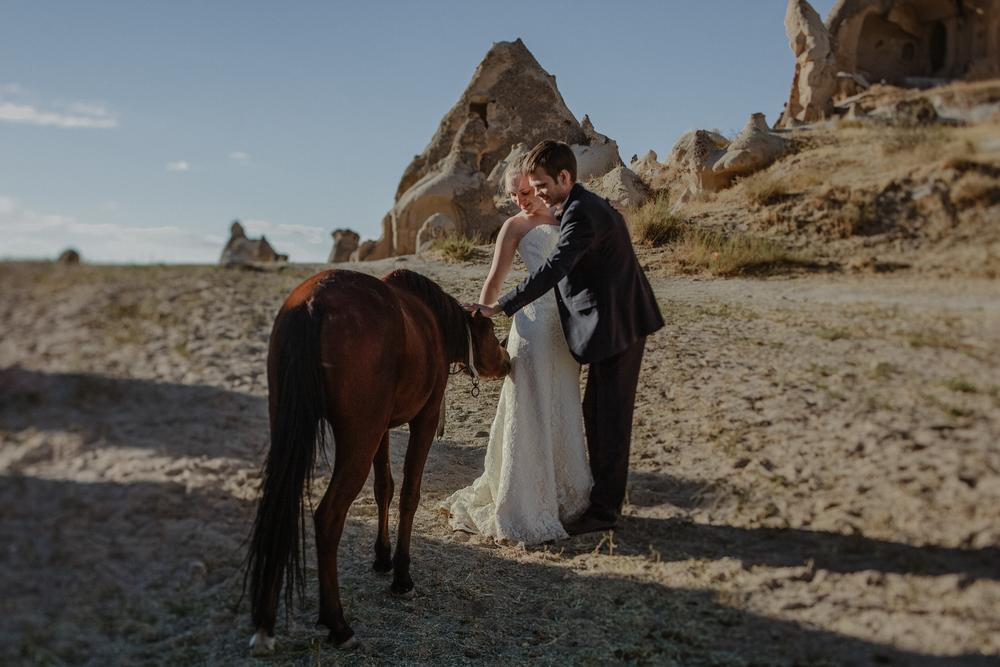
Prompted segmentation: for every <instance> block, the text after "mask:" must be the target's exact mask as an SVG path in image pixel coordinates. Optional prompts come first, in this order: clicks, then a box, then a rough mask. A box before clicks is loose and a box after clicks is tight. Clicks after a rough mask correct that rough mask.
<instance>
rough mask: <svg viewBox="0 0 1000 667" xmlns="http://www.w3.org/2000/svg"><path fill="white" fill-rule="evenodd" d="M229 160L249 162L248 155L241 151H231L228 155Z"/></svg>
mask: <svg viewBox="0 0 1000 667" xmlns="http://www.w3.org/2000/svg"><path fill="white" fill-rule="evenodd" d="M229 159H230V160H232V161H233V162H249V161H250V154H249V153H244V152H243V151H233V152H232V153H230V154H229Z"/></svg>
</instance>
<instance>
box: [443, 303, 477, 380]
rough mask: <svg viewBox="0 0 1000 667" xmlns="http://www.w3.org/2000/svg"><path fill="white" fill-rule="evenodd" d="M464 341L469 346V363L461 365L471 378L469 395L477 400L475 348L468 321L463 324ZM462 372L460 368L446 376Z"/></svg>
mask: <svg viewBox="0 0 1000 667" xmlns="http://www.w3.org/2000/svg"><path fill="white" fill-rule="evenodd" d="M465 339H466V341H467V343H468V345H469V363H467V364H463V365H464V366H465V368H464V370H465V372H466V373H468V374H469V377H471V378H472V390H471V391H470V392H469V393H470V394H472V397H473V398H479V371H478V370H477V369H476V358H475V356H474V352H475V348H473V347H472V328H471V327H470V326H469V322H468V320H467V321H466V322H465ZM462 370H463V369H462V368H456V369H455V370H453V371H450V372H449V373H448V374H449V375H457V374H459V373H461V372H462Z"/></svg>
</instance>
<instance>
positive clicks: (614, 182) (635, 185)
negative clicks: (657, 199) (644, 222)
mask: <svg viewBox="0 0 1000 667" xmlns="http://www.w3.org/2000/svg"><path fill="white" fill-rule="evenodd" d="M587 188H588V189H589V190H590V191H591V192H596V193H597V194H599V195H601V196H602V197H605V198H607V199H609V200H611V201H613V202H615V203H616V204H618V205H619V206H623V207H633V206H642V205H643V204H645V203H646V200H648V199H649V188H648V187H647V186H646V184H645V183H643V182H642V180H640V178H639V177H638V176H637V175H636V174H635V173H634V172H633V171H632V170H631V169H629V168H628V167H625V166H620V167H615V168H614V169H612V170H611V171H609V172H608V173H606V174H605V175H604V176H601V177H599V178H596V179H594V180H592V181H590V182H589V183H587Z"/></svg>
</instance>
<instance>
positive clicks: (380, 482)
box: [374, 431, 393, 572]
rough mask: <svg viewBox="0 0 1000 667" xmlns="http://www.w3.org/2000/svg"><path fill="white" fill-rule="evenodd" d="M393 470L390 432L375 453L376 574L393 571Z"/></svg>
mask: <svg viewBox="0 0 1000 667" xmlns="http://www.w3.org/2000/svg"><path fill="white" fill-rule="evenodd" d="M392 492H393V483H392V468H391V466H390V464H389V431H386V432H385V433H384V434H383V435H382V443H381V444H380V445H379V447H378V451H377V452H375V504H376V505H378V537H377V538H376V539H375V565H374V569H375V571H376V572H389V571H390V570H392V545H391V544H389V504H390V503H391V502H392Z"/></svg>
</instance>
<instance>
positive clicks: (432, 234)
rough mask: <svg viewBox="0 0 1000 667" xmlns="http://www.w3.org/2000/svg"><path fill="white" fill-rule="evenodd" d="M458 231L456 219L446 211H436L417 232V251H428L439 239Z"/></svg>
mask: <svg viewBox="0 0 1000 667" xmlns="http://www.w3.org/2000/svg"><path fill="white" fill-rule="evenodd" d="M456 231H457V227H455V221H454V220H452V219H451V218H449V217H448V216H446V215H445V214H444V213H435V214H434V215H432V216H431V217H429V218H427V219H426V220H425V221H424V224H423V225H421V226H420V231H418V232H417V252H427V251H428V250H430V249H431V247H432V246H433V245H434V242H435V241H437V240H438V239H442V238H444V237H446V236H448V235H449V234H454V233H455V232H456Z"/></svg>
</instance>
